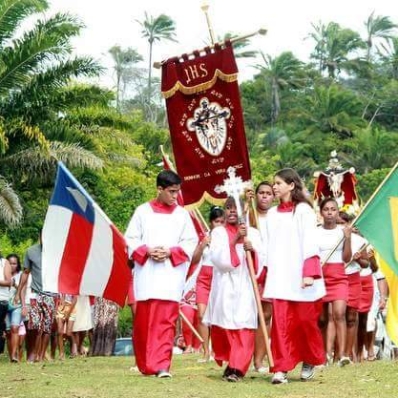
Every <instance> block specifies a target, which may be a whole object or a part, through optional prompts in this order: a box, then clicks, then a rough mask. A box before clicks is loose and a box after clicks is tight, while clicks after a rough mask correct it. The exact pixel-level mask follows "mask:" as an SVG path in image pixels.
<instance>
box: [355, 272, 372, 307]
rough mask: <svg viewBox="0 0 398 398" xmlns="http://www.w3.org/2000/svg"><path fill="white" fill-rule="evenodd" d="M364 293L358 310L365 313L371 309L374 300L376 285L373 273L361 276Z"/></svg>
mask: <svg viewBox="0 0 398 398" xmlns="http://www.w3.org/2000/svg"><path fill="white" fill-rule="evenodd" d="M360 279H361V286H362V293H361V299H360V304H359V309H358V312H361V313H365V312H369V311H370V307H371V306H372V302H373V294H374V286H373V276H372V274H370V275H367V276H361V277H360Z"/></svg>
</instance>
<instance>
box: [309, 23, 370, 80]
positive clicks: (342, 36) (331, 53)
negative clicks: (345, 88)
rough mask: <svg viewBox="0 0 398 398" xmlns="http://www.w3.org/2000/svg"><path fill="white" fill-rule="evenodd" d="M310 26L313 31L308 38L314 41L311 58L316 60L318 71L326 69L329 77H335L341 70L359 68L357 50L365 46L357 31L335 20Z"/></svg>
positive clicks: (361, 62) (359, 59) (349, 70)
mask: <svg viewBox="0 0 398 398" xmlns="http://www.w3.org/2000/svg"><path fill="white" fill-rule="evenodd" d="M312 27H313V29H314V31H313V32H311V33H310V34H309V38H311V39H313V40H314V41H315V48H314V52H313V53H312V54H311V58H312V59H313V60H315V61H316V62H318V65H319V70H320V71H322V72H323V71H326V72H327V74H328V76H329V77H330V78H331V79H335V78H336V77H337V75H338V74H339V73H340V72H341V71H342V70H344V71H346V72H348V73H350V72H353V71H357V70H360V68H361V66H362V65H363V60H361V58H360V57H358V55H357V51H358V50H360V49H363V48H365V43H364V42H363V40H362V39H361V37H360V36H359V34H358V33H357V32H354V31H353V30H351V29H346V28H342V27H341V26H340V25H339V24H337V23H335V22H330V23H329V24H328V25H323V24H322V23H319V24H318V25H314V24H313V25H312Z"/></svg>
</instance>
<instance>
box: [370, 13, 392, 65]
mask: <svg viewBox="0 0 398 398" xmlns="http://www.w3.org/2000/svg"><path fill="white" fill-rule="evenodd" d="M397 26H398V25H397V24H395V23H394V22H392V21H391V18H390V17H383V16H381V15H377V16H375V15H374V11H373V12H372V13H371V14H370V15H369V17H368V19H367V20H366V21H365V27H366V34H367V37H366V46H367V50H366V59H367V61H368V62H371V57H372V50H373V46H374V41H375V39H382V40H383V41H385V42H388V41H389V40H390V39H391V38H392V37H393V36H394V33H395V32H394V31H395V29H396V28H397Z"/></svg>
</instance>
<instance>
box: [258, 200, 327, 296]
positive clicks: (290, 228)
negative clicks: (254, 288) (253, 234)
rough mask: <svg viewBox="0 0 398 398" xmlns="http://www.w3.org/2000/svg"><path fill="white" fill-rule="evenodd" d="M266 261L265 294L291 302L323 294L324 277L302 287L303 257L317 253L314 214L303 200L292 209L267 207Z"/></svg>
mask: <svg viewBox="0 0 398 398" xmlns="http://www.w3.org/2000/svg"><path fill="white" fill-rule="evenodd" d="M265 221H266V222H265V226H266V231H265V243H266V262H265V265H266V266H267V267H268V273H267V280H266V284H265V289H264V297H265V298H270V299H281V300H290V301H300V302H310V301H316V300H318V299H320V298H321V297H323V296H324V295H325V285H324V281H323V278H320V279H316V280H315V281H314V284H313V286H307V287H306V288H305V289H303V288H302V286H301V283H302V279H303V265H304V260H306V259H309V258H311V257H313V256H319V246H318V241H317V228H316V216H315V212H314V211H313V209H312V208H311V207H310V206H309V205H308V204H306V203H299V204H298V205H297V206H296V208H295V209H294V211H291V212H280V211H277V207H276V206H275V207H273V208H271V209H269V210H268V213H267V217H266V219H265Z"/></svg>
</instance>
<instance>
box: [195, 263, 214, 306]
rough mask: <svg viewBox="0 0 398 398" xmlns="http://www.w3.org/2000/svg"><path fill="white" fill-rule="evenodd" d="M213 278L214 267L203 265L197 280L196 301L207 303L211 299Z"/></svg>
mask: <svg viewBox="0 0 398 398" xmlns="http://www.w3.org/2000/svg"><path fill="white" fill-rule="evenodd" d="M212 279H213V267H210V266H209V265H202V268H201V269H200V271H199V275H198V278H197V280H196V303H197V304H206V305H207V303H208V301H209V294H210V288H211V281H212Z"/></svg>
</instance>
